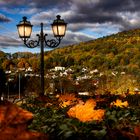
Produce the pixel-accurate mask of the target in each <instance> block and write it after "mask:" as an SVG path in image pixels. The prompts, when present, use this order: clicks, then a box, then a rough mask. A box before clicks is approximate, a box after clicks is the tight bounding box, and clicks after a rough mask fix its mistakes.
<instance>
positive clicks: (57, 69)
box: [54, 66, 65, 71]
mask: <svg viewBox="0 0 140 140" xmlns="http://www.w3.org/2000/svg"><path fill="white" fill-rule="evenodd" d="M54 70H55V71H59V70H60V71H62V70H65V67H61V66H57V67H55V68H54Z"/></svg>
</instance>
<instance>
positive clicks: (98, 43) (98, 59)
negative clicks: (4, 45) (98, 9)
mask: <svg viewBox="0 0 140 140" xmlns="http://www.w3.org/2000/svg"><path fill="white" fill-rule="evenodd" d="M44 60H45V61H44V63H45V71H46V70H48V69H50V68H54V67H55V66H64V67H75V68H76V67H88V68H89V69H91V70H93V69H98V70H100V71H105V70H107V71H108V70H115V71H119V72H121V71H125V72H127V73H130V74H133V75H135V76H136V75H137V76H138V75H140V30H139V29H135V30H129V31H124V32H120V33H117V34H113V35H110V36H106V37H103V38H99V39H95V40H91V41H88V42H81V43H79V44H75V45H70V46H66V47H63V48H57V49H55V50H52V51H49V52H45V56H44ZM39 61H40V59H39V54H32V53H29V52H24V53H19V52H17V53H14V54H12V55H11V54H6V53H4V52H0V66H2V67H3V69H5V70H9V69H11V68H12V67H18V68H22V67H29V66H31V67H32V68H33V69H34V71H38V70H39V68H40V66H39V65H40V62H39Z"/></svg>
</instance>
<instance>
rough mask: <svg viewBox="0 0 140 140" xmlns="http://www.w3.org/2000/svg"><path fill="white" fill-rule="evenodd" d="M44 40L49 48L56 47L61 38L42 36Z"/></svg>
mask: <svg viewBox="0 0 140 140" xmlns="http://www.w3.org/2000/svg"><path fill="white" fill-rule="evenodd" d="M44 40H45V45H46V46H48V47H50V48H56V47H57V46H58V45H59V44H60V42H61V40H62V38H61V37H59V38H56V40H55V39H50V40H46V38H45V36H44Z"/></svg>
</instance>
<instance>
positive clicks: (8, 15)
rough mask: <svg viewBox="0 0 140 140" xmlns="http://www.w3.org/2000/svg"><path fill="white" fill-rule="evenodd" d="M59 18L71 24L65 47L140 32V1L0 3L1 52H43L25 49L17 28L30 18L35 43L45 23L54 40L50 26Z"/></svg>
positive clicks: (5, 0)
mask: <svg viewBox="0 0 140 140" xmlns="http://www.w3.org/2000/svg"><path fill="white" fill-rule="evenodd" d="M58 14H59V15H61V17H62V19H64V20H65V22H67V23H68V26H67V32H66V36H65V37H64V39H63V40H62V42H61V45H60V47H61V46H65V45H68V44H75V43H79V42H83V41H88V40H93V39H95V38H99V37H103V36H106V35H110V34H113V33H117V32H119V31H123V30H129V29H134V28H139V27H140V0H0V50H2V51H4V52H8V53H13V52H17V51H31V52H39V48H34V49H29V48H27V47H25V46H24V45H23V42H22V41H21V40H20V39H19V37H18V33H17V28H16V25H17V24H18V23H19V21H21V20H22V17H23V16H27V18H28V20H29V21H30V22H31V24H33V25H34V26H33V33H32V38H34V39H35V35H36V34H37V33H39V32H40V23H41V22H43V23H44V25H45V27H44V32H45V33H47V34H48V39H51V38H53V36H52V31H51V28H50V27H51V26H50V24H51V23H52V22H53V20H54V19H55V18H56V15H58ZM46 49H48V48H46Z"/></svg>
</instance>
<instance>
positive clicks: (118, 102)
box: [111, 99, 128, 108]
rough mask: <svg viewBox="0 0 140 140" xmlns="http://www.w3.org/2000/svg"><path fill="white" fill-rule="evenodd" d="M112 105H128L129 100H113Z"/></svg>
mask: <svg viewBox="0 0 140 140" xmlns="http://www.w3.org/2000/svg"><path fill="white" fill-rule="evenodd" d="M111 106H117V107H121V108H123V107H128V102H127V101H125V102H122V101H121V100H119V99H117V100H116V102H112V103H111Z"/></svg>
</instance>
